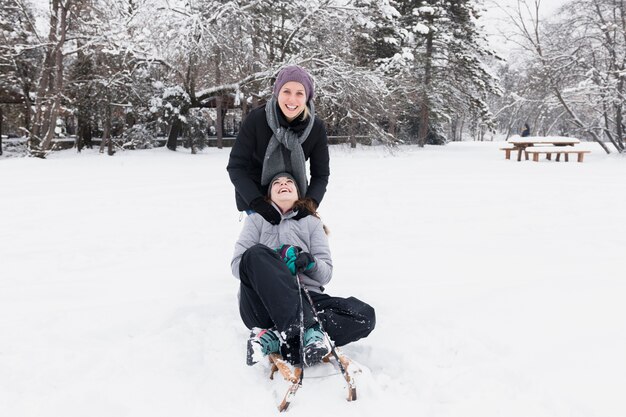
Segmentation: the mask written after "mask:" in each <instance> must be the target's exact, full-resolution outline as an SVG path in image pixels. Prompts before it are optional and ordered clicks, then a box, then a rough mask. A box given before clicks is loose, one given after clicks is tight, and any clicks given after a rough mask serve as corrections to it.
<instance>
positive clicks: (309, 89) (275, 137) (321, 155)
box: [226, 65, 330, 225]
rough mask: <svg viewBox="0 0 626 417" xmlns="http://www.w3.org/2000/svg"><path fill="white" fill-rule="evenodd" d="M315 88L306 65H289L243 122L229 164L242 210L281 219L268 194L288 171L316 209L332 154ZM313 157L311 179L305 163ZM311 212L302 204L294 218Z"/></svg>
mask: <svg viewBox="0 0 626 417" xmlns="http://www.w3.org/2000/svg"><path fill="white" fill-rule="evenodd" d="M313 87H314V84H313V78H311V76H310V75H309V73H308V72H307V71H306V70H305V69H304V68H302V67H299V66H297V65H291V66H287V67H285V68H283V69H282V70H281V71H280V72H279V73H278V76H277V77H276V82H275V83H274V93H273V94H272V97H271V98H270V100H269V101H268V102H267V104H266V105H265V106H262V107H259V108H257V109H255V110H252V112H250V114H249V115H248V116H247V117H246V119H245V120H244V121H243V124H242V125H241V130H240V131H239V134H238V135H237V140H236V141H235V145H234V146H233V149H232V150H231V152H230V159H229V160H228V166H227V167H226V169H227V170H228V174H229V175H230V180H231V182H232V183H233V185H234V186H235V194H236V195H235V197H236V202H237V209H238V210H240V211H246V212H247V213H248V214H251V213H252V212H256V213H258V214H260V215H261V217H263V218H264V219H265V220H266V221H267V222H269V223H270V224H273V225H276V224H278V223H280V222H281V216H280V213H278V212H277V211H276V209H275V208H274V207H273V206H272V205H271V204H270V203H268V202H267V201H266V200H265V195H266V194H267V188H268V185H269V182H270V180H271V179H272V178H273V177H274V175H276V174H278V173H280V172H285V171H286V172H290V173H291V174H292V175H293V177H294V179H295V180H296V183H297V185H298V189H299V190H301V192H302V197H303V198H304V199H307V200H310V201H311V203H313V207H314V208H315V209H317V207H318V206H319V204H320V203H321V202H322V198H323V197H324V194H325V193H326V186H327V184H328V177H329V176H330V168H329V165H330V158H329V155H328V138H327V136H326V128H325V126H324V123H323V122H322V121H321V120H320V119H319V118H317V117H315V106H314V105H313V100H312V98H313ZM309 158H310V160H311V161H310V174H311V182H310V183H309V181H308V178H307V173H306V164H305V162H306V160H307V159H309ZM311 214H313V213H311V212H310V211H309V210H307V209H306V208H305V207H302V208H300V210H299V211H298V213H297V214H296V215H295V216H294V218H295V219H296V220H298V219H301V218H303V217H306V216H308V215H311Z"/></svg>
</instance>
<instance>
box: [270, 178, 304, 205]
mask: <svg viewBox="0 0 626 417" xmlns="http://www.w3.org/2000/svg"><path fill="white" fill-rule="evenodd" d="M271 187H272V188H271V194H270V196H271V197H272V201H273V202H275V203H276V204H278V205H279V206H281V207H282V206H285V205H286V206H288V207H291V206H293V204H294V203H295V202H296V201H297V200H298V190H297V188H296V184H295V183H294V182H293V180H292V179H291V178H288V177H278V178H276V179H275V180H274V182H272V184H271Z"/></svg>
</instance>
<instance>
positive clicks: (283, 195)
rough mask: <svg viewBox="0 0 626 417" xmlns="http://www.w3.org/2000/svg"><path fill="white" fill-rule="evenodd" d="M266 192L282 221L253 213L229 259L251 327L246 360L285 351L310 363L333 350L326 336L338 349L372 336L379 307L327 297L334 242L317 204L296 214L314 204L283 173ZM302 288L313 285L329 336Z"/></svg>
mask: <svg viewBox="0 0 626 417" xmlns="http://www.w3.org/2000/svg"><path fill="white" fill-rule="evenodd" d="M268 193H269V196H270V199H269V200H267V201H268V204H269V205H270V207H271V208H272V210H274V211H276V213H277V214H278V216H279V217H280V219H281V221H279V222H278V224H276V225H273V224H270V223H269V222H267V221H266V220H265V219H264V218H263V216H261V215H260V214H259V213H252V214H250V216H248V217H247V218H246V221H245V223H244V226H243V229H242V231H241V235H240V236H239V240H238V241H237V243H236V245H235V254H234V256H233V260H232V262H231V267H232V271H233V275H235V277H237V278H239V280H240V281H241V284H240V292H239V311H240V314H241V318H242V320H243V322H244V324H245V325H246V327H248V328H249V329H251V330H252V333H251V335H250V339H249V340H248V356H247V363H248V365H253V364H254V363H256V362H258V361H259V360H260V359H261V358H262V357H263V356H264V355H268V354H270V353H276V352H279V353H281V354H282V355H283V357H284V358H285V359H287V360H289V361H290V362H292V363H302V362H304V364H305V365H307V366H310V365H313V364H315V363H317V362H319V361H320V360H322V358H323V357H324V356H326V355H327V354H328V353H329V352H330V344H329V340H328V337H326V336H329V337H330V339H332V341H333V342H334V343H335V344H336V345H337V346H343V345H345V344H347V343H350V342H354V341H356V340H358V339H361V338H363V337H365V336H367V335H368V334H369V333H370V332H371V331H372V330H373V329H374V326H375V323H376V318H375V314H374V309H373V308H372V307H370V306H369V305H367V304H365V303H363V302H362V301H360V300H357V299H356V298H354V297H350V298H347V299H346V298H340V297H331V296H329V295H327V294H324V287H323V286H324V285H326V284H327V283H328V282H329V281H330V279H331V277H332V269H333V266H332V259H331V256H330V249H329V247H328V239H327V237H326V232H325V230H324V226H323V224H322V221H321V220H320V219H319V217H317V214H316V213H315V211H314V209H313V208H312V207H309V209H310V210H313V215H311V216H307V217H304V218H302V219H300V220H297V219H296V217H297V214H298V212H299V210H301V209H302V207H303V206H305V205H307V204H310V202H308V201H306V200H303V199H300V198H299V189H298V186H297V181H296V179H295V178H294V177H293V176H292V175H290V174H289V173H279V174H277V175H276V176H275V177H274V178H272V180H271V182H270V186H269V188H268ZM298 280H300V281H298ZM299 283H300V284H299ZM300 285H304V286H306V287H307V289H308V290H309V292H310V295H311V298H312V300H313V303H314V305H315V310H316V311H318V312H319V319H320V320H321V322H322V326H321V327H322V328H323V329H324V330H325V331H326V334H324V333H323V332H322V328H321V327H320V326H319V324H318V323H317V321H316V318H315V314H314V313H313V310H312V308H311V305H310V304H309V303H308V301H307V298H306V296H303V294H302V291H303V290H300ZM301 306H302V307H303V308H302V309H301ZM301 312H302V316H301V314H300V313H301ZM301 331H303V332H304V337H303V343H304V345H303V346H302V352H303V354H304V358H303V361H301V360H300V354H299V352H300V336H301V334H300V332H301Z"/></svg>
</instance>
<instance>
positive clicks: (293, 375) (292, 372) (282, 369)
mask: <svg viewBox="0 0 626 417" xmlns="http://www.w3.org/2000/svg"><path fill="white" fill-rule="evenodd" d="M268 358H269V361H270V364H271V365H272V369H271V372H270V379H274V374H275V373H276V372H277V371H278V372H279V373H280V374H281V375H282V377H283V378H284V379H285V381H287V382H289V383H290V384H291V385H290V386H289V388H288V389H287V393H286V394H285V397H284V398H283V400H282V402H281V403H280V404H279V405H278V410H279V411H281V412H282V411H286V410H287V408H288V407H289V404H291V402H292V401H293V399H294V397H295V395H296V392H297V391H298V388H300V386H301V385H302V379H303V370H302V368H301V367H299V366H292V365H291V364H289V363H288V362H287V361H285V360H284V359H283V358H282V357H281V356H280V355H279V354H277V353H272V354H270V355H269V356H268ZM322 363H328V364H331V365H333V366H335V367H336V368H339V370H340V371H341V374H342V375H343V378H344V379H345V381H346V382H347V384H348V397H347V400H348V401H356V399H357V395H356V383H355V381H354V377H353V376H352V375H351V373H356V372H359V369H358V368H356V369H354V370H352V369H350V370H349V367H350V366H351V365H352V364H353V362H352V361H351V360H350V359H349V358H348V357H347V356H345V355H344V354H343V353H341V352H340V351H339V350H338V349H337V348H335V349H334V352H332V353H329V354H328V355H326V356H325V357H324V359H322ZM353 367H354V366H353Z"/></svg>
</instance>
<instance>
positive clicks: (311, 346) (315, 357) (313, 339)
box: [304, 324, 331, 366]
mask: <svg viewBox="0 0 626 417" xmlns="http://www.w3.org/2000/svg"><path fill="white" fill-rule="evenodd" d="M330 350H331V347H330V341H329V339H328V336H326V334H324V332H322V330H321V329H320V325H319V324H314V325H313V326H311V327H309V328H308V329H306V331H305V332H304V364H305V365H306V366H312V365H315V364H317V363H319V362H321V361H322V359H324V356H326V355H328V354H329V353H330Z"/></svg>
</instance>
